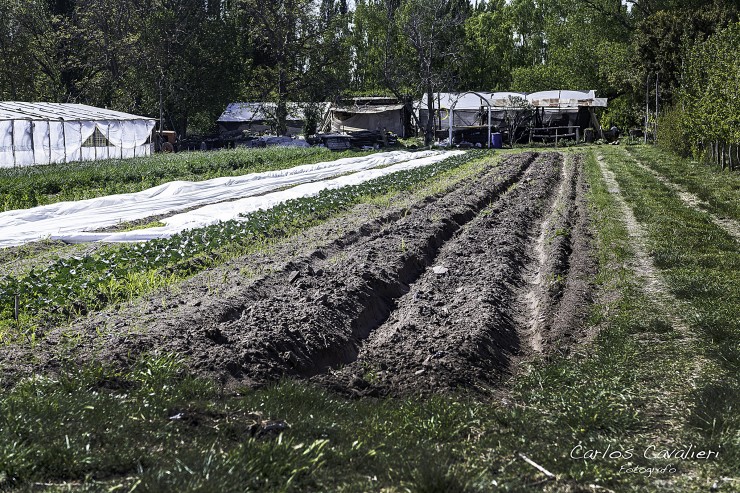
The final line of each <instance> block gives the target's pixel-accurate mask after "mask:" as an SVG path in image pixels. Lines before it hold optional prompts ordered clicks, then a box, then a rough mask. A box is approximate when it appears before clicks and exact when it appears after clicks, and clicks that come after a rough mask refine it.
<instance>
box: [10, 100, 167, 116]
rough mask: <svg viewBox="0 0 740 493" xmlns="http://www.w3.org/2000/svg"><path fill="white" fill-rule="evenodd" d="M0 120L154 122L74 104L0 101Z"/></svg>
mask: <svg viewBox="0 0 740 493" xmlns="http://www.w3.org/2000/svg"><path fill="white" fill-rule="evenodd" d="M0 120H63V121H96V120H154V118H149V117H146V116H138V115H132V114H130V113H124V112H122V111H113V110H108V109H105V108H96V107H95V106H88V105H86V104H76V103H26V102H20V101H0Z"/></svg>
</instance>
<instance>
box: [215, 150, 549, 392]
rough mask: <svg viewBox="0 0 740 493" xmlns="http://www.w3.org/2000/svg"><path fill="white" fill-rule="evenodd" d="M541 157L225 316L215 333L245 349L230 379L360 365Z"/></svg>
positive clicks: (323, 261)
mask: <svg viewBox="0 0 740 493" xmlns="http://www.w3.org/2000/svg"><path fill="white" fill-rule="evenodd" d="M533 158H534V156H533V155H522V156H517V157H514V158H512V159H511V160H509V162H507V163H505V164H504V166H502V168H501V169H500V170H495V171H491V172H488V173H486V174H484V175H483V176H481V177H480V178H479V179H478V180H476V181H474V182H471V183H467V184H465V185H464V186H462V187H459V188H458V189H456V190H454V191H452V192H451V193H449V194H447V195H445V196H444V197H442V198H441V199H440V200H438V201H436V202H433V203H428V204H425V205H424V206H422V207H420V208H418V209H414V210H410V211H409V213H408V214H407V215H406V216H405V217H403V218H401V219H400V220H399V221H397V222H395V223H393V224H390V225H388V227H386V228H385V229H384V230H382V231H380V232H377V233H375V234H373V235H370V236H369V237H366V238H365V239H364V240H363V241H359V242H357V243H356V244H354V245H351V246H349V247H347V248H344V249H342V250H340V251H338V252H337V254H336V255H332V256H325V255H317V256H315V257H314V258H313V259H312V260H311V261H310V262H308V263H298V262H296V263H295V264H294V265H293V266H292V268H293V270H292V272H291V273H289V275H288V276H287V278H286V277H285V276H276V277H271V278H266V279H264V280H263V281H261V282H260V283H257V284H256V285H255V286H254V289H253V293H252V295H251V296H250V299H249V301H248V302H247V303H243V302H240V303H238V304H237V305H236V306H232V307H230V308H229V309H228V310H226V311H225V312H224V313H223V314H222V316H221V317H220V321H219V323H218V326H217V327H216V328H215V330H216V331H218V333H219V334H220V336H221V337H223V338H224V341H232V340H233V341H238V342H237V344H238V346H239V347H240V352H239V354H238V357H239V359H240V362H239V363H237V365H236V366H232V367H231V368H230V371H231V375H230V377H232V378H236V379H237V380H243V379H244V378H247V379H252V378H254V376H255V375H258V376H259V377H258V378H270V377H276V376H280V375H283V374H286V373H288V374H294V375H301V376H310V375H314V374H317V373H319V372H321V371H323V370H325V369H326V368H328V367H332V366H337V365H340V364H343V363H348V362H351V361H353V360H354V359H355V358H356V356H357V352H358V347H359V345H360V343H361V341H362V340H363V339H365V338H366V337H367V336H368V335H369V334H370V333H371V332H372V331H373V330H374V329H375V328H376V327H377V326H379V325H380V324H381V323H382V322H383V321H384V320H385V319H386V318H387V317H388V315H389V314H390V312H391V310H392V309H393V308H394V306H395V300H397V299H398V298H400V297H401V296H403V295H404V294H405V293H406V292H408V289H409V285H410V284H411V283H413V282H414V281H415V280H416V279H417V278H418V277H419V275H421V273H423V272H424V270H425V269H426V268H427V267H429V266H430V265H431V264H432V263H433V261H434V258H435V257H436V256H437V254H438V252H439V250H440V248H441V247H442V245H443V244H444V243H445V242H446V241H448V240H449V239H450V238H451V237H452V235H453V234H454V233H455V232H456V231H458V230H459V229H460V228H461V227H462V226H463V225H464V224H465V223H467V222H469V221H470V220H471V219H473V218H474V217H475V215H476V214H477V212H478V211H479V210H481V209H482V208H483V207H485V206H486V205H487V204H488V203H490V202H491V201H493V200H495V199H496V198H497V197H498V196H499V195H500V194H502V193H503V192H504V191H506V189H507V188H508V187H510V186H511V185H512V184H513V183H515V182H516V181H517V180H518V179H519V178H520V177H521V175H522V173H523V172H524V170H525V169H526V168H527V167H528V166H529V164H530V163H531V162H532V160H533ZM237 367H239V368H243V369H246V370H238V369H237ZM234 370H236V371H234Z"/></svg>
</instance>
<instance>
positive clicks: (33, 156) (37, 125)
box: [0, 102, 154, 168]
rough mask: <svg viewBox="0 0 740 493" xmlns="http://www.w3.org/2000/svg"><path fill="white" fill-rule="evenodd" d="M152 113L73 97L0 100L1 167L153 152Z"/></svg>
mask: <svg viewBox="0 0 740 493" xmlns="http://www.w3.org/2000/svg"><path fill="white" fill-rule="evenodd" d="M153 129H154V119H151V118H146V117H143V116H136V115H131V114H128V113H122V112H120V111H112V110H107V109H102V108H95V107H93V106H87V105H84V104H72V103H23V102H0V167H3V168H10V167H14V166H32V165H36V164H53V163H69V162H73V161H94V160H97V159H123V158H129V157H137V156H148V155H150V154H151V145H150V138H151V135H152V130H153Z"/></svg>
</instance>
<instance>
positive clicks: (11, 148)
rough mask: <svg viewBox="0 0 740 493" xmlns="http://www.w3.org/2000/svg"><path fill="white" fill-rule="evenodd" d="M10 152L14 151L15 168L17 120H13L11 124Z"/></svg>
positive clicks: (14, 163) (14, 164) (14, 162)
mask: <svg viewBox="0 0 740 493" xmlns="http://www.w3.org/2000/svg"><path fill="white" fill-rule="evenodd" d="M10 150H11V151H13V167H14V168H15V167H16V159H15V120H11V122H10Z"/></svg>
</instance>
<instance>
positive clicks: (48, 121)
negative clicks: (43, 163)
mask: <svg viewBox="0 0 740 493" xmlns="http://www.w3.org/2000/svg"><path fill="white" fill-rule="evenodd" d="M46 128H47V130H49V164H51V161H52V159H51V120H46Z"/></svg>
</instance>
